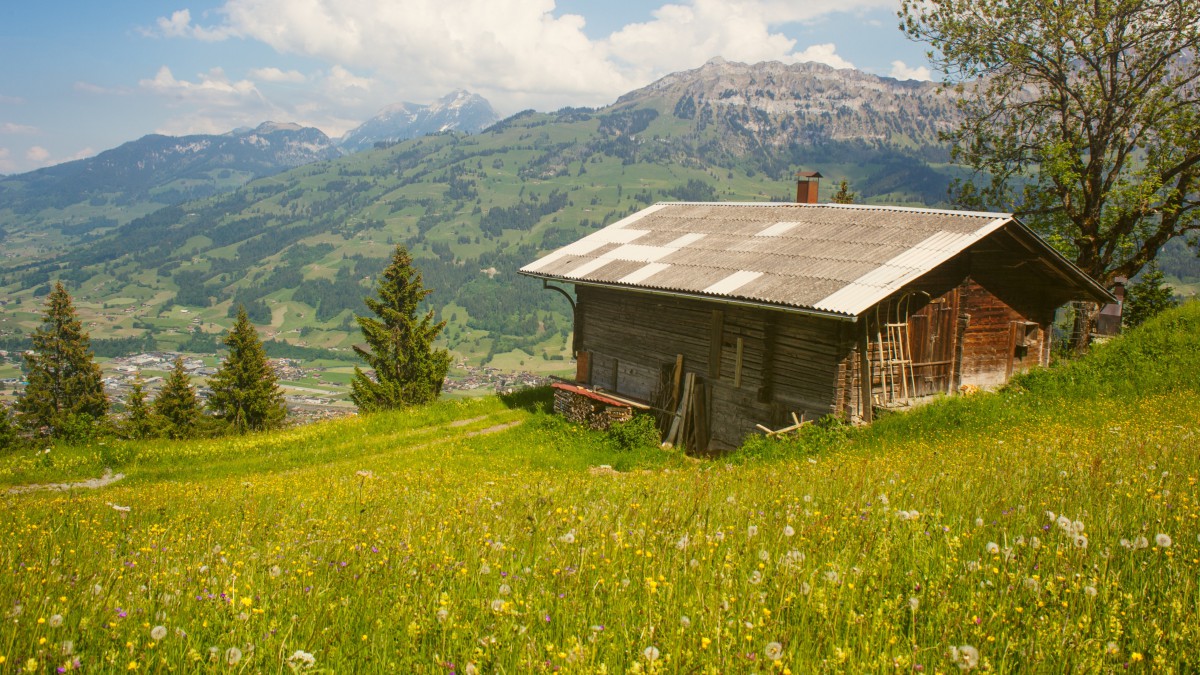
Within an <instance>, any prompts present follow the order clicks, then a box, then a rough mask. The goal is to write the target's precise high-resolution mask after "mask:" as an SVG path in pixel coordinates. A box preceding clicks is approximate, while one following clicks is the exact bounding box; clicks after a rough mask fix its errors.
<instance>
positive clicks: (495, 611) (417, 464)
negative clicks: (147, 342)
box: [0, 305, 1200, 673]
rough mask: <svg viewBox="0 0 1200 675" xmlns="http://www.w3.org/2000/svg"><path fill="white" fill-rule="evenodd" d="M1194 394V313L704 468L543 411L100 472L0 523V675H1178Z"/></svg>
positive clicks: (1198, 509) (213, 452) (375, 428)
mask: <svg viewBox="0 0 1200 675" xmlns="http://www.w3.org/2000/svg"><path fill="white" fill-rule="evenodd" d="M1196 373H1200V306H1197V305H1192V306H1191V307H1188V308H1185V309H1184V310H1183V311H1181V312H1177V313H1175V314H1173V315H1172V316H1171V317H1168V318H1166V319H1164V320H1161V321H1158V322H1155V323H1153V324H1151V325H1150V326H1149V327H1147V330H1145V331H1142V332H1140V333H1139V334H1136V335H1134V336H1133V337H1132V338H1131V339H1129V340H1123V341H1120V342H1117V343H1114V344H1111V345H1107V346H1105V347H1104V348H1101V349H1099V350H1097V353H1096V354H1095V355H1094V356H1093V357H1091V358H1089V359H1088V360H1087V361H1084V362H1081V363H1076V364H1071V365H1070V366H1068V367H1064V368H1059V369H1055V370H1053V371H1049V372H1045V373H1040V374H1035V375H1033V376H1031V377H1027V378H1024V379H1023V380H1022V381H1021V382H1019V383H1018V384H1017V386H1014V387H1012V388H1010V389H1009V390H1007V391H1005V392H1002V393H999V394H994V395H977V396H973V397H968V398H965V399H957V400H950V401H945V402H942V403H939V404H935V405H933V406H930V407H928V408H924V409H922V410H918V411H914V412H913V413H911V414H907V415H899V416H895V417H892V418H888V419H886V420H883V421H881V422H880V423H878V424H876V425H875V426H874V427H872V428H870V429H868V430H863V431H852V432H845V431H842V430H838V429H828V430H814V431H813V432H811V433H810V434H809V435H808V436H807V437H806V438H804V439H800V440H798V441H795V442H791V443H787V444H773V443H762V442H759V443H755V444H752V446H751V447H749V448H747V450H746V451H745V452H743V453H741V454H739V455H735V456H733V457H730V458H726V459H722V460H716V461H706V462H696V461H692V460H688V459H685V458H681V457H678V456H677V455H674V454H668V453H663V452H660V451H657V450H642V451H633V452H625V453H620V452H617V451H616V450H614V448H613V446H612V445H611V444H609V443H608V442H607V441H606V440H605V438H604V437H603V436H602V435H600V434H595V433H591V432H585V431H580V430H578V429H575V428H573V427H570V426H568V425H566V424H564V423H562V422H560V421H558V420H556V419H554V418H551V417H548V416H546V415H545V414H544V413H542V412H539V408H544V406H545V403H546V401H545V396H544V394H531V395H526V396H525V397H524V398H523V399H520V400H511V399H510V400H507V401H502V400H500V399H496V398H487V399H475V400H471V401H464V402H448V403H442V404H438V405H435V406H431V407H429V408H425V409H420V410H417V411H413V412H410V413H404V414H397V415H380V416H374V417H368V418H361V419H353V420H342V421H337V422H331V423H326V424H320V425H313V426H309V427H303V428H300V429H294V430H289V431H285V432H281V433H278V434H273V435H266V436H248V437H244V438H233V439H220V440H214V441H202V442H195V443H177V444H171V443H165V442H163V443H148V444H126V445H120V446H119V447H120V448H121V452H123V453H126V455H124V456H122V457H118V458H117V459H119V460H121V461H120V463H119V466H118V468H120V469H121V470H124V471H125V472H126V473H128V474H129V477H128V478H127V479H126V480H124V481H122V482H119V483H117V484H115V485H113V486H110V487H108V488H105V489H102V490H98V491H75V492H70V493H34V494H28V495H20V496H11V495H10V496H4V497H0V500H3V508H4V513H5V515H6V520H5V523H4V524H3V526H2V527H0V536H3V538H4V541H5V546H4V547H3V549H0V570H2V575H0V601H2V602H3V604H2V605H0V612H3V613H4V617H6V620H5V621H4V623H2V624H0V656H3V658H4V659H5V662H4V663H3V664H0V671H5V672H7V671H17V670H20V669H22V668H25V667H27V666H29V667H31V668H32V670H33V671H35V672H50V671H53V670H54V669H56V668H60V667H61V668H69V667H71V666H74V665H75V660H76V659H78V662H79V664H80V665H82V666H83V667H84V668H87V669H90V670H93V671H96V670H99V671H116V670H121V671H125V670H127V669H137V670H155V671H159V670H161V671H166V670H169V669H171V668H174V669H175V670H177V671H188V672H190V671H199V670H204V671H266V672H289V671H290V670H291V669H297V670H300V669H305V668H307V663H308V658H309V657H310V656H311V659H312V662H313V663H314V666H313V668H315V669H321V668H326V669H331V670H336V671H338V672H343V671H364V672H404V673H449V672H455V673H464V672H509V673H516V672H552V671H558V672H567V673H570V672H589V673H592V672H609V673H615V672H630V671H632V672H688V673H690V672H724V673H731V672H764V673H784V672H793V673H808V672H878V671H885V670H887V671H891V670H902V671H910V672H911V671H916V672H951V671H957V670H958V668H959V667H970V668H975V669H978V670H990V671H1020V672H1047V673H1059V672H1118V671H1120V672H1124V671H1126V670H1132V671H1138V670H1140V671H1145V672H1152V671H1153V672H1172V671H1175V672H1194V671H1195V670H1196V669H1197V668H1198V667H1200V661H1198V659H1200V656H1198V654H1200V650H1197V649H1196V644H1198V642H1197V641H1198V639H1200V585H1198V583H1197V578H1198V574H1200V542H1198V539H1197V535H1198V534H1200V522H1198V521H1200V504H1198V503H1197V489H1196V482H1197V480H1198V479H1200V456H1198V453H1197V452H1196V449H1197V447H1198V446H1200V442H1198V440H1200V415H1198V413H1197V411H1198V410H1200V388H1198V387H1197V384H1196V379H1197V378H1196V377H1195V374H1196ZM462 420H466V423H460V421H462ZM500 425H514V426H509V427H505V428H503V430H500V431H495V429H496V428H497V427H499V426H500ZM483 432H489V433H483ZM58 452H59V450H55V451H54V452H52V453H51V455H52V456H53V455H54V454H55V453H58ZM102 452H103V450H101V449H97V448H88V449H78V450H66V449H64V450H62V451H61V455H62V457H61V458H55V459H54V460H51V462H50V464H49V466H43V465H40V464H38V463H37V462H38V461H39V460H36V459H31V458H19V459H18V458H9V459H8V460H7V461H4V462H3V464H2V465H0V466H2V467H3V469H2V472H0V476H2V477H3V480H4V481H6V482H9V483H13V482H30V481H31V480H32V479H34V478H35V477H36V478H37V479H38V480H43V479H50V478H61V477H64V476H78V475H88V472H89V471H97V470H98V469H99V468H100V467H101V466H102V464H101V463H100V461H101V460H100V457H99V456H98V453H102ZM110 452H112V451H111V450H110ZM600 464H609V465H612V466H613V467H614V469H615V470H616V473H613V472H609V471H594V470H593V471H589V469H590V468H591V467H596V466H598V465H600ZM1160 535H1161V536H1160ZM160 626H161V629H159V627H160ZM231 661H236V663H230V662H231Z"/></svg>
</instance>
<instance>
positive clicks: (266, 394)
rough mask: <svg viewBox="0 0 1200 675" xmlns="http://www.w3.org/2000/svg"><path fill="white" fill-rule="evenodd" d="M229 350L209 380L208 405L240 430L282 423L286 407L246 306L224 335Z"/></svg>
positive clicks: (221, 417)
mask: <svg viewBox="0 0 1200 675" xmlns="http://www.w3.org/2000/svg"><path fill="white" fill-rule="evenodd" d="M225 346H226V347H228V349H229V353H228V355H226V357H225V360H224V361H223V362H222V363H221V367H220V368H219V369H217V372H216V374H215V375H213V377H212V378H211V379H210V380H209V382H208V385H209V388H210V389H211V390H212V393H211V394H210V395H209V397H208V407H209V409H210V410H212V412H213V415H214V416H215V417H216V418H217V419H220V420H223V421H225V422H226V423H228V424H229V425H230V427H231V428H232V429H233V430H234V431H236V432H237V433H245V432H247V431H261V430H264V429H273V428H275V427H278V426H280V425H282V424H283V420H284V416H285V415H286V414H287V408H286V407H285V406H284V403H283V392H282V391H280V389H279V386H278V385H277V384H276V379H275V373H274V371H272V370H271V365H270V364H269V363H267V355H266V352H264V351H263V346H262V342H260V341H259V339H258V332H257V331H255V330H254V326H253V325H251V323H250V319H249V317H248V316H246V312H245V310H244V309H240V308H239V310H238V313H237V321H236V322H235V323H234V325H233V328H232V329H230V331H229V335H228V336H227V337H226V338H225Z"/></svg>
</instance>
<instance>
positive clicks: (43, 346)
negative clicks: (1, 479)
mask: <svg viewBox="0 0 1200 675" xmlns="http://www.w3.org/2000/svg"><path fill="white" fill-rule="evenodd" d="M31 341H32V343H33V345H32V348H31V350H30V351H29V352H26V354H25V367H26V371H27V376H26V378H27V380H28V382H29V384H28V385H26V387H25V391H24V392H23V393H22V394H21V397H20V398H19V399H18V400H17V406H16V409H17V412H18V414H19V418H18V419H19V420H20V422H21V425H22V426H24V427H25V428H27V429H35V430H36V429H43V428H44V429H46V430H48V431H49V433H50V434H52V435H56V434H58V433H59V432H60V431H61V427H62V426H63V424H64V423H65V422H66V420H67V418H69V417H72V416H76V417H75V420H76V421H78V420H80V419H84V418H83V417H79V416H86V418H87V419H93V420H94V419H98V418H102V417H104V415H105V413H107V412H108V399H107V398H106V397H105V396H104V384H103V383H102V382H101V374H100V366H98V365H96V362H95V360H94V359H93V357H92V352H91V349H90V345H89V341H88V334H87V332H86V331H84V330H83V326H82V324H81V323H80V322H79V319H78V318H76V316H75V307H74V305H73V304H72V303H71V296H70V295H68V294H67V289H66V288H65V287H63V285H62V284H61V283H59V282H55V284H54V289H53V291H51V293H50V295H49V296H47V298H46V313H45V315H44V316H43V319H42V325H41V326H40V327H39V328H38V329H37V330H35V331H34V332H33V335H32V336H31Z"/></svg>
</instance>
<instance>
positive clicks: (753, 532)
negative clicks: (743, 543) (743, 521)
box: [746, 525, 758, 537]
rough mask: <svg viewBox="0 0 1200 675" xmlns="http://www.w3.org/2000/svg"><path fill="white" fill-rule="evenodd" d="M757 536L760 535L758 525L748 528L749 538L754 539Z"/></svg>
mask: <svg viewBox="0 0 1200 675" xmlns="http://www.w3.org/2000/svg"><path fill="white" fill-rule="evenodd" d="M757 535H758V526H757V525H751V526H750V527H747V528H746V536H747V537H754V536H757Z"/></svg>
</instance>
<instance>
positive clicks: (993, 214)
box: [654, 202, 1013, 219]
mask: <svg viewBox="0 0 1200 675" xmlns="http://www.w3.org/2000/svg"><path fill="white" fill-rule="evenodd" d="M654 205H655V206H754V207H777V208H779V207H803V208H830V209H854V210H862V211H899V212H904V213H928V214H937V215H945V216H962V217H968V218H989V219H998V218H1004V219H1008V218H1012V217H1013V214H1011V213H1002V212H997V211H961V210H957V209H931V208H928V207H924V206H899V205H893V204H833V203H820V204H801V203H797V202H655V204H654Z"/></svg>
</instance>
